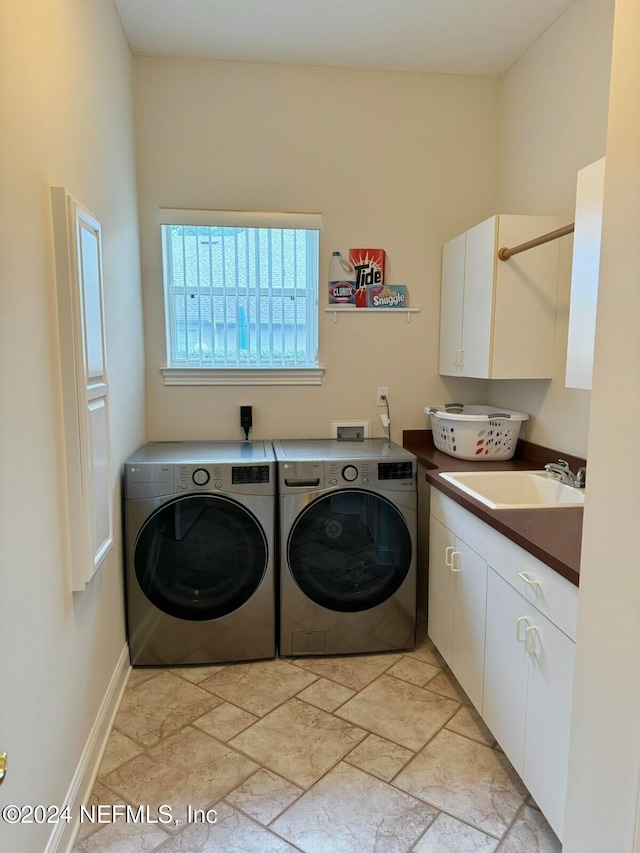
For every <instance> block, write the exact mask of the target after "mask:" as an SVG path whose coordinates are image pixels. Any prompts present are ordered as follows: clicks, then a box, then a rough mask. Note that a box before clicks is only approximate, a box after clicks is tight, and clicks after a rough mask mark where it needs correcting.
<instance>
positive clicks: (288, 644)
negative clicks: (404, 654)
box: [274, 439, 417, 655]
mask: <svg viewBox="0 0 640 853" xmlns="http://www.w3.org/2000/svg"><path fill="white" fill-rule="evenodd" d="M274 450H275V454H276V459H277V460H278V485H279V493H280V497H279V506H280V560H279V562H280V629H279V636H280V653H281V654H282V655H314V654H326V655H336V654H349V653H355V652H378V651H387V650H391V649H406V648H411V647H412V646H413V645H414V643H415V616H416V525H417V491H416V460H415V457H414V456H413V454H411V453H409V452H408V451H406V450H404V449H403V448H402V447H399V446H398V445H396V444H393V443H391V442H388V441H386V440H384V439H368V440H365V441H363V442H343V441H335V440H330V439H327V440H325V439H316V440H311V441H306V440H282V441H275V442H274Z"/></svg>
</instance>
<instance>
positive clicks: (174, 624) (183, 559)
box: [124, 441, 276, 666]
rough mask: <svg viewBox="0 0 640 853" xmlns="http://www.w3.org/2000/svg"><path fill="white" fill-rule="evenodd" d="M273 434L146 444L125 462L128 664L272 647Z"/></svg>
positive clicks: (222, 656) (239, 655)
mask: <svg viewBox="0 0 640 853" xmlns="http://www.w3.org/2000/svg"><path fill="white" fill-rule="evenodd" d="M275 473H276V466H275V457H274V454H273V447H272V445H271V442H264V441H205V442H189V441H187V442H151V443H149V444H147V445H145V446H144V447H143V448H141V449H140V450H139V451H138V452H137V453H136V454H135V455H134V456H132V457H131V458H130V459H129V460H128V461H127V462H126V463H125V476H124V489H125V502H124V512H125V531H126V587H127V625H128V635H129V648H130V655H131V663H132V664H134V665H135V664H142V665H158V666H166V665H171V664H173V665H183V664H202V663H216V662H219V661H240V660H254V659H258V658H270V657H274V655H275V585H274V536H275V510H276V477H275Z"/></svg>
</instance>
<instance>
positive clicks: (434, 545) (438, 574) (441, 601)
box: [428, 516, 456, 666]
mask: <svg viewBox="0 0 640 853" xmlns="http://www.w3.org/2000/svg"><path fill="white" fill-rule="evenodd" d="M455 543H456V538H455V536H454V535H453V533H452V532H451V531H450V530H448V529H447V528H446V527H445V526H444V524H441V523H440V522H439V521H438V519H437V518H434V517H433V516H431V523H430V526H429V614H428V626H429V636H430V637H431V639H432V640H433V642H434V643H435V645H436V648H437V649H438V651H439V652H440V654H441V655H442V657H443V658H444V659H445V661H446V662H447V663H448V665H449V666H451V664H452V646H453V618H452V614H453V594H454V590H455V574H454V573H453V572H452V571H451V568H450V567H449V565H447V559H446V558H447V556H448V555H450V554H451V552H452V551H453V550H454V547H455ZM447 549H450V550H449V551H447Z"/></svg>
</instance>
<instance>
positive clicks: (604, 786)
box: [564, 0, 640, 853]
mask: <svg viewBox="0 0 640 853" xmlns="http://www.w3.org/2000/svg"><path fill="white" fill-rule="evenodd" d="M639 34H640V6H639V4H638V3H637V0H617V3H616V21H615V33H614V44H613V68H612V78H611V104H610V113H609V134H608V140H607V169H606V178H605V198H604V219H603V234H602V254H601V266H600V288H599V298H598V327H597V331H596V353H595V364H594V382H593V391H592V410H591V420H590V429H589V433H590V434H589V484H590V485H589V493H588V495H587V503H586V507H585V515H584V536H583V548H582V554H583V556H582V564H581V571H580V610H579V615H578V644H577V649H576V680H575V692H574V703H573V705H574V713H573V721H572V740H571V753H570V760H569V793H568V802H567V821H566V829H565V846H564V850H565V853H601V851H603V850H607V851H608V850H611V851H615V853H632V851H634V850H635V851H638V849H640V836H639V835H638V830H639V829H640V828H639V827H637V826H636V815H637V807H638V791H639V782H640V725H639V709H640V571H639V566H638V554H639V553H640V525H639V524H638V519H639V518H640V497H639V495H638V488H637V478H636V476H635V471H636V469H637V463H636V460H635V456H634V441H633V438H632V439H631V440H629V439H628V438H627V432H626V431H625V434H624V435H623V434H622V433H621V431H620V430H619V429H617V427H618V425H619V424H620V422H619V421H618V420H617V418H618V417H619V415H621V414H623V416H624V423H625V424H627V425H628V426H629V427H630V429H631V434H632V435H633V434H634V433H635V430H636V425H637V424H638V421H639V419H640V336H639V335H638V329H639V328H640V287H639V286H638V283H639V281H640V100H639V99H638V91H640V52H639V51H638V35H639ZM622 401H624V402H623V403H622V405H621V402H622ZM614 413H615V415H614V418H612V414H614Z"/></svg>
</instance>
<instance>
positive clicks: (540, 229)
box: [440, 214, 559, 379]
mask: <svg viewBox="0 0 640 853" xmlns="http://www.w3.org/2000/svg"><path fill="white" fill-rule="evenodd" d="M558 224H559V223H558V219H557V218H556V217H553V216H513V215H505V214H501V215H499V216H492V217H491V218H490V219H487V220H485V221H484V222H481V223H480V224H479V225H476V226H475V227H474V228H470V229H469V230H468V231H467V232H465V233H464V234H461V235H459V236H458V237H455V238H454V239H453V240H450V241H449V242H448V243H445V244H444V246H443V250H442V297H441V313H440V374H441V375H443V376H468V377H475V378H477V379H549V378H551V376H552V373H553V354H554V342H555V322H556V292H557V282H558V245H557V242H555V241H553V242H550V243H546V244H544V245H542V246H537V247H536V248H534V249H529V250H528V251H526V252H522V253H520V254H518V255H515V256H514V257H512V258H510V259H509V260H508V261H500V260H498V250H499V249H500V248H502V247H504V246H506V247H509V248H512V247H513V246H516V245H519V244H520V243H525V242H527V241H529V240H532V239H534V238H536V237H540V236H541V235H542V234H546V233H547V232H549V231H553V230H554V229H556V228H557V227H558Z"/></svg>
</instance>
